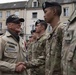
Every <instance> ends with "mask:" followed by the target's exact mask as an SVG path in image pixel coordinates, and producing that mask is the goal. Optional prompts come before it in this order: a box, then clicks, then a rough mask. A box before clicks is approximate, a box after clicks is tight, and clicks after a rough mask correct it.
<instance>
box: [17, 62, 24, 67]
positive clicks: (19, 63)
mask: <svg viewBox="0 0 76 75" xmlns="http://www.w3.org/2000/svg"><path fill="white" fill-rule="evenodd" d="M21 64H23V65H25V62H18V63H17V64H16V67H17V66H19V65H21Z"/></svg>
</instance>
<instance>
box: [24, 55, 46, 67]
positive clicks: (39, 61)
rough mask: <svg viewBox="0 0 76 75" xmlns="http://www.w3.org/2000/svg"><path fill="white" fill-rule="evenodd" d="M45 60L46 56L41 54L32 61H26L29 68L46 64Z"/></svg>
mask: <svg viewBox="0 0 76 75" xmlns="http://www.w3.org/2000/svg"><path fill="white" fill-rule="evenodd" d="M44 62H45V58H44V56H40V57H38V59H33V60H31V61H28V62H26V64H25V65H26V67H27V68H36V67H39V66H41V65H44Z"/></svg>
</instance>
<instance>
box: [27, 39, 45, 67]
mask: <svg viewBox="0 0 76 75" xmlns="http://www.w3.org/2000/svg"><path fill="white" fill-rule="evenodd" d="M45 43H46V41H45V40H44V41H43V44H42V46H43V48H42V49H43V50H42V51H43V52H41V53H42V54H41V55H39V56H38V57H37V58H36V59H32V60H31V61H28V62H26V67H27V68H34V67H35V68H36V67H39V66H41V65H44V64H45ZM39 51H41V50H39ZM31 57H32V55H31Z"/></svg>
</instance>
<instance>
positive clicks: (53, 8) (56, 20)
mask: <svg viewBox="0 0 76 75" xmlns="http://www.w3.org/2000/svg"><path fill="white" fill-rule="evenodd" d="M42 8H43V11H44V19H45V21H46V22H47V23H49V24H50V25H51V26H52V32H51V33H50V35H49V36H48V38H47V41H46V61H45V75H62V74H61V48H62V31H63V25H62V23H61V22H60V15H61V5H60V4H59V3H57V2H44V3H43V4H42Z"/></svg>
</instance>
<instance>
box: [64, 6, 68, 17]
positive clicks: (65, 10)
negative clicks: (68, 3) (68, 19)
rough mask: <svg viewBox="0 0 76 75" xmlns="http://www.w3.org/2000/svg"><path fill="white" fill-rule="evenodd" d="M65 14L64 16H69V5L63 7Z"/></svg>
mask: <svg viewBox="0 0 76 75" xmlns="http://www.w3.org/2000/svg"><path fill="white" fill-rule="evenodd" d="M63 15H64V16H69V8H68V7H66V8H63Z"/></svg>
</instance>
